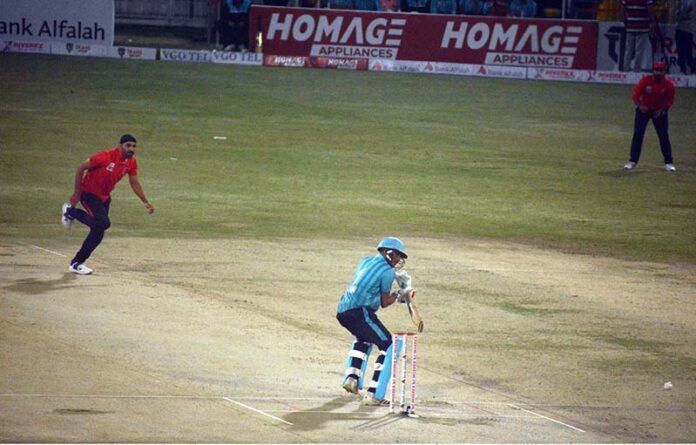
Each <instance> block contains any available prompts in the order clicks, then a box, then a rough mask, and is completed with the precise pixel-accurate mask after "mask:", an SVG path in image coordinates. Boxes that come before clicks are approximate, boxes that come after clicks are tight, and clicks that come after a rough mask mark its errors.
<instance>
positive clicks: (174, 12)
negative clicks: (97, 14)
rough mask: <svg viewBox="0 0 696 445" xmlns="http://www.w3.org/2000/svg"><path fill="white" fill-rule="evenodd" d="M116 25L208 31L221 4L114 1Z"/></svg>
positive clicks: (184, 0) (205, 0) (197, 0)
mask: <svg viewBox="0 0 696 445" xmlns="http://www.w3.org/2000/svg"><path fill="white" fill-rule="evenodd" d="M114 4H115V9H116V22H117V23H121V24H126V25H156V26H187V27H192V28H206V27H207V26H209V25H208V24H209V23H211V22H213V21H214V20H215V18H217V11H218V8H219V4H220V2H219V0H218V1H215V0H212V1H211V0H115V1H114Z"/></svg>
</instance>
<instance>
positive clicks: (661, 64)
mask: <svg viewBox="0 0 696 445" xmlns="http://www.w3.org/2000/svg"><path fill="white" fill-rule="evenodd" d="M653 69H654V70H655V71H664V70H665V62H655V63H654V64H653Z"/></svg>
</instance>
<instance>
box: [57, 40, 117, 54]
mask: <svg viewBox="0 0 696 445" xmlns="http://www.w3.org/2000/svg"><path fill="white" fill-rule="evenodd" d="M110 48H111V47H109V46H104V45H90V44H86V43H72V42H67V43H52V44H51V54H58V55H61V56H78V57H106V55H107V53H108V51H109V49H110Z"/></svg>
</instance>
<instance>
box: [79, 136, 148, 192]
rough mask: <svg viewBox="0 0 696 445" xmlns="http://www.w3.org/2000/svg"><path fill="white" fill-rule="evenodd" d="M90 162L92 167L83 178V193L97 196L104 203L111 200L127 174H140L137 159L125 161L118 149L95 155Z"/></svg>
mask: <svg viewBox="0 0 696 445" xmlns="http://www.w3.org/2000/svg"><path fill="white" fill-rule="evenodd" d="M89 162H90V164H91V167H90V169H89V170H87V174H86V175H85V177H84V178H82V191H83V192H86V193H91V194H93V195H96V196H98V197H99V199H101V200H102V201H106V200H107V199H109V196H111V192H112V191H113V190H114V187H116V184H117V183H118V181H120V180H121V178H123V177H124V176H125V175H126V173H127V174H129V175H137V174H138V162H137V161H136V160H135V157H132V158H130V159H127V160H125V161H124V160H123V157H122V156H121V149H120V148H118V147H116V148H112V149H111V150H105V151H102V152H99V153H97V154H95V155H94V156H92V157H91V158H89Z"/></svg>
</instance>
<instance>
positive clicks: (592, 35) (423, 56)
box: [249, 5, 597, 70]
mask: <svg viewBox="0 0 696 445" xmlns="http://www.w3.org/2000/svg"><path fill="white" fill-rule="evenodd" d="M249 28H250V29H249V31H250V41H255V40H256V36H257V33H258V32H259V31H260V32H261V33H262V37H263V40H262V41H263V52H264V54H272V55H278V56H288V57H326V58H331V59H391V60H411V61H432V62H450V63H469V64H482V65H506V66H524V67H539V68H559V69H587V70H594V69H596V61H597V22H593V21H581V20H549V19H514V18H504V17H474V16H458V15H434V14H402V13H391V12H382V13H378V12H367V11H349V10H332V9H314V8H312V9H308V8H281V7H270V6H257V5H254V6H252V8H251V12H250V19H249Z"/></svg>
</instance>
